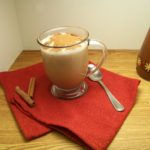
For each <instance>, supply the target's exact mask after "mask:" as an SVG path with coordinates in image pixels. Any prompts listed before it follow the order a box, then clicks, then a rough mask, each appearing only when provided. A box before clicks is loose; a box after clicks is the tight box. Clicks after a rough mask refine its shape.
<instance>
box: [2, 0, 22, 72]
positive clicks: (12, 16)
mask: <svg viewBox="0 0 150 150" xmlns="http://www.w3.org/2000/svg"><path fill="white" fill-rule="evenodd" d="M22 49H23V48H22V44H21V38H20V33H19V27H18V20H17V17H16V10H15V2H14V0H0V71H4V70H7V69H8V68H9V67H10V65H11V64H12V63H13V62H14V60H15V58H16V57H17V56H18V54H19V53H20V51H21V50H22Z"/></svg>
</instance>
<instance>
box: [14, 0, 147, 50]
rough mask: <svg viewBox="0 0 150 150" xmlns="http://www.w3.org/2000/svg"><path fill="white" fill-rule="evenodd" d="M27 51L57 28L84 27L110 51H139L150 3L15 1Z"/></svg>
mask: <svg viewBox="0 0 150 150" xmlns="http://www.w3.org/2000/svg"><path fill="white" fill-rule="evenodd" d="M16 2H17V11H18V18H19V22H20V28H21V34H22V39H23V48H24V49H39V47H38V45H37V44H36V37H37V35H38V34H39V33H40V32H41V31H43V30H45V29H47V28H52V27H55V26H63V25H73V26H81V27H85V28H86V29H88V30H89V32H90V35H91V36H90V37H93V38H97V39H100V40H102V41H104V42H105V43H106V45H107V46H108V48H111V49H139V48H140V47H141V44H142V42H143V39H144V37H145V34H146V32H147V30H148V28H149V26H150V0H16Z"/></svg>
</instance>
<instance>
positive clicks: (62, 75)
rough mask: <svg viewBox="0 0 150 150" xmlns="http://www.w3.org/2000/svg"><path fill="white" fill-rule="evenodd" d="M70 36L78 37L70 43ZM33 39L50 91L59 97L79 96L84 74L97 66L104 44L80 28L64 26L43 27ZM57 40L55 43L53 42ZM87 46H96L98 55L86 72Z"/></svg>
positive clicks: (82, 88) (81, 93)
mask: <svg viewBox="0 0 150 150" xmlns="http://www.w3.org/2000/svg"><path fill="white" fill-rule="evenodd" d="M64 35H67V36H64ZM52 37H55V38H52ZM64 37H65V38H64ZM70 37H71V39H69V38H70ZM72 37H73V38H77V39H78V38H79V39H80V40H76V41H75V42H74V43H73V42H72ZM52 39H53V41H52ZM37 42H38V44H39V45H40V48H41V54H42V57H43V63H44V66H45V71H46V74H47V76H48V78H49V79H50V81H51V82H52V83H53V85H52V87H51V93H52V95H54V96H56V97H58V98H61V99H73V98H76V97H79V96H81V95H83V94H84V93H85V92H86V91H87V89H88V85H87V84H86V82H85V81H84V79H85V77H86V76H88V75H89V74H92V73H94V72H95V71H96V70H97V69H99V67H100V66H101V65H102V64H103V62H104V60H105V58H106V54H107V50H106V46H105V44H103V43H102V42H99V41H97V40H92V39H89V33H88V31H86V30H85V29H83V28H80V27H71V26H65V27H57V28H53V29H49V30H46V31H44V32H42V33H41V34H40V35H39V36H38V38H37ZM58 42H59V44H55V43H58ZM91 45H94V46H96V47H97V46H98V49H99V50H101V51H102V55H101V56H100V59H99V63H98V64H97V65H96V66H97V67H96V69H95V70H93V71H92V72H89V71H88V62H89V60H88V47H89V46H91Z"/></svg>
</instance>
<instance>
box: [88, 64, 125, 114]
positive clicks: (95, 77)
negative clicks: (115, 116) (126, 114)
mask: <svg viewBox="0 0 150 150" xmlns="http://www.w3.org/2000/svg"><path fill="white" fill-rule="evenodd" d="M95 68H96V66H95V65H93V64H89V65H88V70H89V71H90V72H91V71H93V70H94V69H95ZM88 77H89V79H91V80H92V81H97V82H98V83H99V84H100V85H101V86H102V87H103V88H104V90H105V91H106V94H107V95H108V97H109V100H110V102H111V103H112V105H113V106H114V108H115V109H116V110H117V111H124V109H125V108H124V106H123V105H122V104H120V102H119V101H118V100H117V99H116V98H115V96H114V95H113V94H112V93H111V92H110V90H109V89H108V88H107V87H106V86H105V84H104V83H103V82H102V80H101V79H102V77H103V76H102V73H101V72H100V70H97V71H95V72H94V73H93V74H90V75H89V76H88Z"/></svg>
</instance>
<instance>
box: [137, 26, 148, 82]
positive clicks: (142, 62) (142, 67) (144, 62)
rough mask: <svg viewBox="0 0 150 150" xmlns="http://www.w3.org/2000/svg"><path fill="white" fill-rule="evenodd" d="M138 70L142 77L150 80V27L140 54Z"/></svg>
mask: <svg viewBox="0 0 150 150" xmlns="http://www.w3.org/2000/svg"><path fill="white" fill-rule="evenodd" d="M136 70H137V73H138V74H139V75H140V76H141V77H142V78H144V79H146V80H149V81H150V28H149V30H148V32H147V35H146V37H145V39H144V42H143V45H142V47H141V49H140V52H139V54H138V57H137V64H136Z"/></svg>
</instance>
